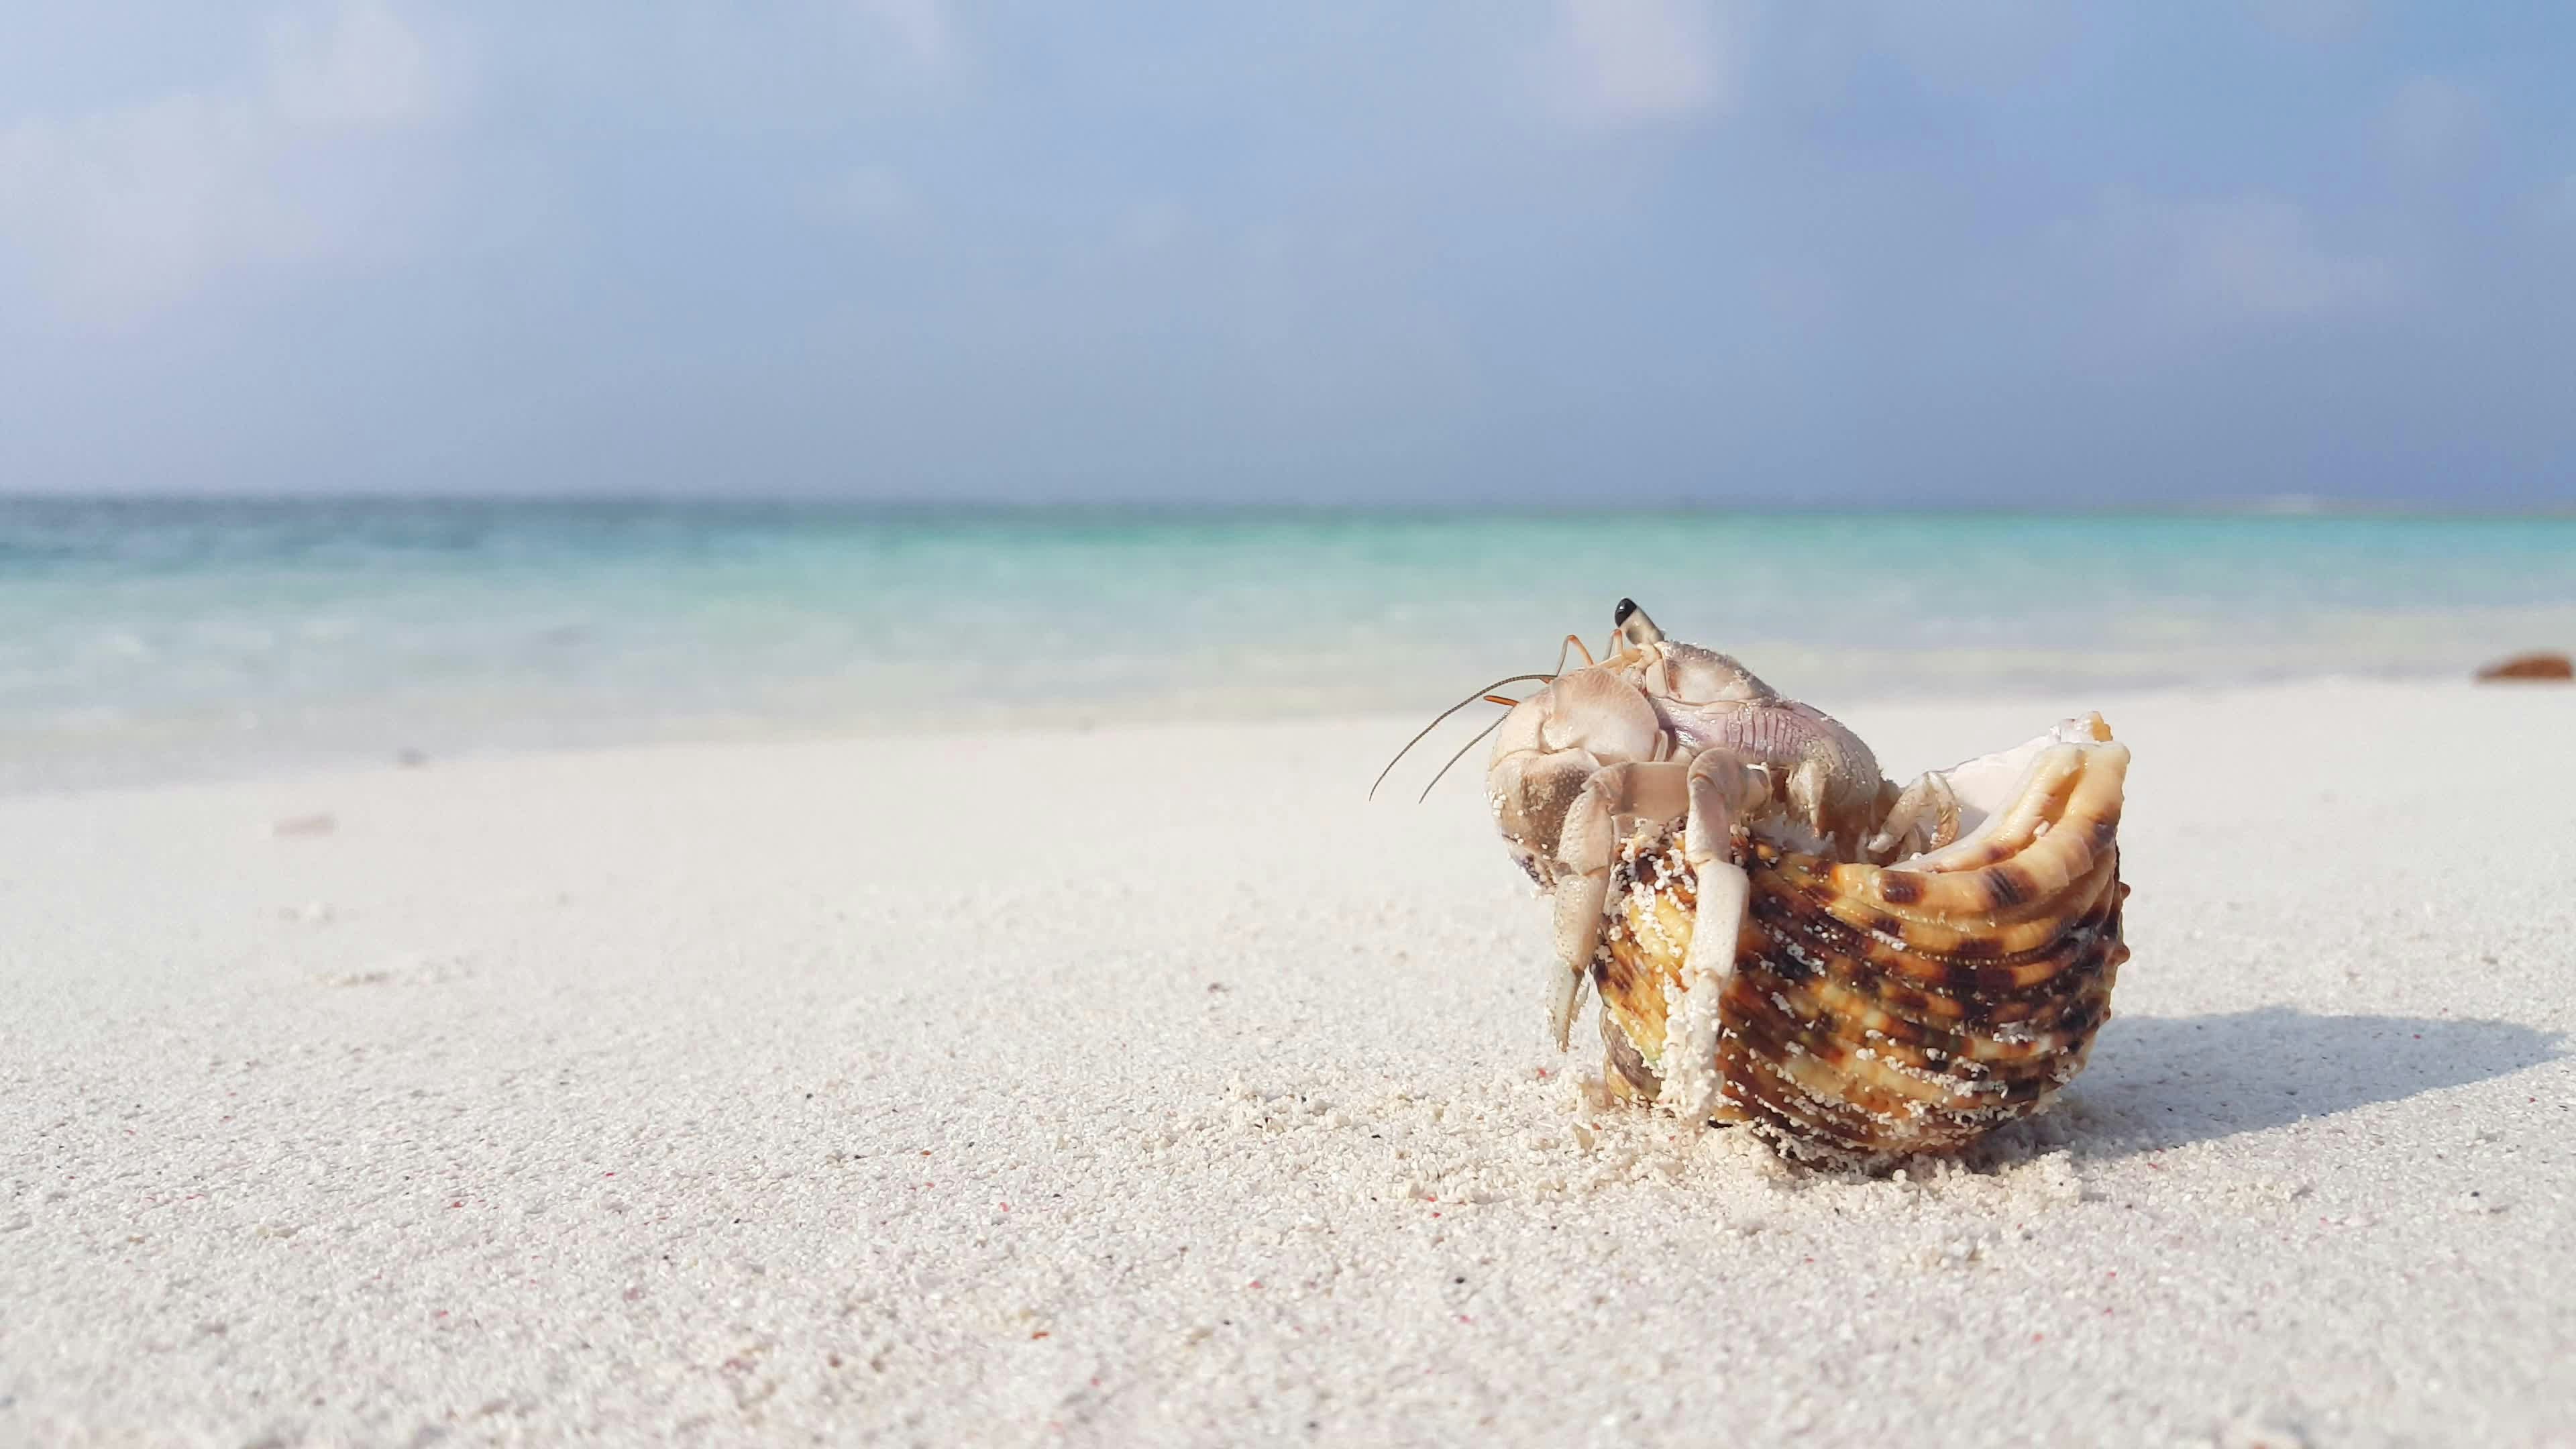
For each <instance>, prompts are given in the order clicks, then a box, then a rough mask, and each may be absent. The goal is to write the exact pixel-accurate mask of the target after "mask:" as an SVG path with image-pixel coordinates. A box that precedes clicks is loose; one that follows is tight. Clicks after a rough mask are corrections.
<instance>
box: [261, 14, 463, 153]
mask: <svg viewBox="0 0 2576 1449" xmlns="http://www.w3.org/2000/svg"><path fill="white" fill-rule="evenodd" d="M268 63H269V70H268V99H269V102H270V105H271V108H272V109H273V110H274V112H275V114H276V116H277V118H278V119H279V120H281V121H284V122H286V123H288V124H290V125H299V126H324V127H330V126H399V125H405V124H409V123H412V122H417V121H424V120H427V119H429V118H430V117H432V116H434V115H435V114H437V113H438V112H439V110H440V109H441V108H442V107H443V106H444V105H445V103H446V102H447V100H448V97H447V96H446V95H445V94H444V92H445V90H446V88H447V87H448V86H450V85H452V84H453V81H454V78H453V77H452V76H448V75H443V74H441V72H440V70H439V68H438V65H437V61H436V57H435V56H433V55H432V53H431V51H430V48H429V47H428V46H427V45H426V44H424V43H423V42H422V40H421V38H420V36H419V35H417V34H415V33H414V32H413V31H412V30H411V28H410V27H408V26H406V25H404V24H403V22H402V20H401V19H400V18H399V17H398V16H396V15H395V14H394V13H393V11H392V10H391V9H389V8H388V7H386V6H385V5H383V4H381V3H378V0H351V3H347V4H343V5H341V6H339V7H338V8H336V9H334V10H329V11H324V12H321V13H318V14H317V13H312V12H305V13H298V14H286V15H280V16H277V17H275V18H273V19H272V20H271V21H270V22H269V25H268Z"/></svg>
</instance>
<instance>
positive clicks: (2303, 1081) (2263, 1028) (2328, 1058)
mask: <svg viewBox="0 0 2576 1449" xmlns="http://www.w3.org/2000/svg"><path fill="white" fill-rule="evenodd" d="M2561 1041H2562V1037H2561V1036H2560V1034H2559V1033H2556V1032H2546V1031H2536V1030H2534V1029H2532V1028H2530V1027H2527V1026H2519V1025H2516V1024H2514V1023H2512V1022H2509V1021H2461V1020H2449V1019H2435V1018H2428V1017H2420V1016H2318V1015H2316V1014H2314V1013H2311V1012H2305V1011H2298V1010H2294V1009H2292V1008H2290V1007H2286V1006H2267V1007H2263V1008H2260V1009H2258V1010H2254V1011H2236V1012H2228V1013H2224V1014H2221V1015H2214V1016H2183V1017H2161V1016H2114V1017H2113V1018H2112V1019H2111V1021H2110V1022H2109V1024H2107V1025H2106V1026H2104V1027H2103V1028H2102V1035H2101V1037H2100V1038H2099V1039H2097V1040H2096V1041H2095V1042H2094V1045H2093V1057H2092V1061H2091V1063H2090V1064H2089V1065H2088V1066H2087V1067H2086V1069H2085V1072H2084V1076H2083V1077H2082V1079H2081V1080H2079V1081H2078V1082H2077V1083H2076V1084H2075V1087H2074V1089H2073V1091H2072V1092H2071V1093H2070V1096H2071V1097H2073V1098H2077V1099H2080V1105H2077V1103H2076V1102H2074V1101H2070V1102H2069V1104H2068V1105H2070V1106H2074V1107H2075V1108H2076V1110H2075V1114H2074V1115H2075V1118H2076V1121H2075V1122H2074V1123H2073V1124H2070V1125H2073V1126H2074V1127H2075V1130H2074V1131H2073V1132H2072V1133H2071V1134H2069V1138H2068V1141H2067V1144H2066V1145H2068V1146H2069V1147H2072V1148H2074V1149H2075V1151H2076V1152H2077V1153H2078V1154H2079V1155H2082V1156H2088V1157H2126V1156H2130V1155H2133V1154H2135V1153H2140V1152H2157V1151H2162V1150H2163V1149H2165V1148H2169V1147H2180V1146H2183V1145H2184V1144H2186V1143H2193V1142H2209V1141H2214V1140H2216V1139H2219V1138H2223V1137H2233V1136H2235V1135H2237V1134H2238V1133H2241V1132H2260V1131H2262V1130H2264V1129H2265V1128H2269V1127H2279V1126H2284V1125H2286V1124H2288V1123H2291V1122H2296V1121H2299V1120H2301V1119H2303V1118H2309V1117H2330V1116H2333V1115H2334V1114H2336V1113H2338V1112H2345V1111H2349V1110H2351V1109H2353V1108H2355V1107H2366V1106H2369V1105H2371V1104H2372V1103H2375V1102H2397V1101H2403V1100H2405V1099H2406V1098H2408V1097H2412V1096H2415V1095H2417V1094H2419V1093H2423V1092H2432V1091H2439V1090H2441V1089H2442V1088H2445V1087H2459V1086H2466V1085H2468V1084H2469V1083H2471V1082H2483V1081H2489V1080H2492V1079H2494V1078H2496V1077H2501V1076H2506V1075H2509V1074H2511V1073H2513V1072H2518V1071H2521V1070H2522V1069H2523V1068H2525V1067H2531V1066H2537V1065H2539V1064H2541V1063H2542V1062H2546V1061H2551V1060H2554V1059H2555V1058H2557V1057H2558V1056H2559V1055H2560V1045H2561Z"/></svg>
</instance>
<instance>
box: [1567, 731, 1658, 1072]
mask: <svg viewBox="0 0 2576 1449" xmlns="http://www.w3.org/2000/svg"><path fill="white" fill-rule="evenodd" d="M1689 808H1690V785H1689V780H1688V777H1687V773H1686V767H1685V766H1684V765H1683V764H1682V762H1681V761H1679V760H1658V761H1652V762H1632V763H1629V764H1622V765H1604V766H1602V767H1601V768H1600V769H1598V770H1595V771H1593V772H1592V775H1591V777H1590V778H1589V779H1586V780H1585V781H1584V782H1583V793H1582V794H1580V795H1577V796H1576V797H1575V799H1574V804H1573V806H1572V808H1570V809H1568V810H1567V811H1566V812H1565V825H1564V828H1563V829H1562V830H1561V831H1560V833H1559V834H1558V836H1557V843H1556V860H1557V879H1556V892H1555V894H1556V961H1555V964H1553V965H1551V966H1550V967H1549V968H1548V978H1547V980H1548V993H1547V998H1548V1028H1549V1030H1550V1031H1552V1032H1553V1033H1554V1034H1555V1036H1556V1048H1557V1050H1558V1051H1563V1050H1565V1045H1566V1040H1567V1038H1568V1036H1569V1035H1570V1034H1571V1033H1572V1031H1573V1028H1574V1012H1575V1009H1576V1008H1577V1007H1578V1006H1580V1005H1582V1002H1583V983H1584V982H1585V981H1586V980H1588V979H1589V978H1590V974H1591V971H1592V956H1593V953H1594V952H1595V951H1597V950H1599V949H1600V945H1601V913H1602V910H1603V908H1604V906H1605V905H1606V904H1607V902H1608V901H1609V897H1610V864H1611V862H1612V861H1613V860H1614V859H1616V858H1617V857H1618V854H1619V837H1620V830H1619V822H1620V820H1622V819H1623V818H1624V819H1629V820H1634V819H1637V818H1639V817H1644V818H1647V819H1653V820H1673V819H1678V818H1680V817H1681V816H1682V815H1683V814H1684V813H1685V812H1686V811H1688V810H1689Z"/></svg>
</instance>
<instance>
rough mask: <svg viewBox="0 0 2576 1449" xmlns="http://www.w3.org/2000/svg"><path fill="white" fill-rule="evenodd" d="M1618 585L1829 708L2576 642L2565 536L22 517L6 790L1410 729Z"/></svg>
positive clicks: (13, 521)
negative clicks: (311, 765) (1174, 724)
mask: <svg viewBox="0 0 2576 1449" xmlns="http://www.w3.org/2000/svg"><path fill="white" fill-rule="evenodd" d="M1623 595H1633V596H1635V597H1636V598H1638V599H1639V600H1641V601H1642V602H1644V603H1646V605H1647V606H1648V607H1649V608H1650V609H1652V610H1653V611H1654V613H1655V614H1656V616H1657V617H1658V618H1659V619H1661V620H1663V621H1665V622H1666V623H1667V624H1668V625H1669V626H1670V627H1672V628H1673V629H1674V630H1675V631H1676V632H1678V633H1681V634H1683V635H1685V636H1686V637H1690V638H1693V639H1697V640H1701V641H1704V642H1707V643H1710V644H1712V645H1715V646H1718V647H1721V648H1725V649H1728V650H1730V651H1732V652H1734V653H1736V654H1738V655H1739V656H1741V657H1742V658H1744V659H1745V660H1746V662H1747V663H1748V664H1750V665H1752V667H1754V668H1755V669H1756V670H1757V671H1759V672H1761V673H1762V674H1763V675H1764V676H1765V677H1766V678H1768V679H1770V680H1771V681H1772V682H1773V683H1775V684H1778V685H1780V686H1781V687H1783V688H1786V689H1789V690H1792V691H1793V692H1796V693H1799V694H1801V695H1803V696H1806V697H1808V698H1813V699H1816V700H1819V701H1821V702H1831V701H1834V700H1848V699H1860V698H1874V697H1884V696H1888V695H1897V694H1918V693H1925V692H1938V693H1955V692H1962V691H1971V690H1988V689H2004V688H2009V689H2015V690H2040V691H2056V690H2065V689H2071V688H2088V689H2092V688H2107V687H2116V686H2122V685H2152V684H2172V683H2183V682H2189V683H2224V682H2230V681H2249V680H2258V679H2272V678H2294V677H2311V676H2321V675H2423V676H2441V677H2459V676H2461V675H2464V674H2465V673H2466V672H2467V671H2468V670H2469V669H2471V668H2472V667H2474V666H2475V665H2476V664H2477V663H2479V662H2481V661H2483V660H2485V659H2487V658H2489V657H2491V656H2493V655H2496V654H2499V653H2503V652H2506V651H2509V650H2512V649H2517V648H2527V647H2561V648H2564V647H2570V646H2571V645H2576V517H2544V518H2530V517H2425V516H2391V515H2379V514H2350V513H2337V512H2308V511H2303V510H2302V509H2299V508H2289V509H2266V510H2259V511H2253V512H2237V513H2232V514H2218V513H2212V512H2206V511H2204V512H2183V511H2176V512H2171V513H2159V514H2131V515H2033V514H2018V513H1955V514H1943V513H1904V514H1872V515H1852V514H1821V513H1819V514H1795V513H1761V514H1725V513H1698V512H1676V513H1649V514H1636V513H1620V514H1613V513H1606V512H1605V513H1600V514H1579V513H1568V514H1498V515H1436V514H1360V513H1316V512H1285V511H1283V512H1276V513H1258V514H1246V513H1229V512H1206V513H1171V512H1155V511H1133V510H1055V511H1042V512H1015V513H972V512H959V511H937V510H919V509H914V510H884V509H866V508H836V507H828V506H799V505H730V506H722V505H681V504H660V503H561V502H548V503H534V502H528V503H521V502H491V501H475V502H352V501H332V502H311V503H279V502H263V503H209V502H186V503H180V502H134V501H123V502H67V501H41V502H40V501H29V500H18V501H12V502H0V605H4V606H5V608H6V617H7V619H8V620H9V621H10V628H9V629H7V630H6V631H0V785H5V786H16V787H24V786H28V785H49V784H79V783H87V782H93V781H98V780H106V779H124V778H158V777H166V776H169V775H172V774H187V773H202V772H210V771H222V772H231V771H238V770H242V769H258V768H269V767H272V766H276V765H281V764H301V763H308V762H314V761H323V760H334V759H359V758H386V757H390V756H391V755H392V754H393V753H394V752H395V751H397V750H402V749H413V750H421V751H427V752H431V753H444V752H455V751H470V750H486V749H515V748H528V747H546V746H555V745H568V744H587V743H600V742H611V741H625V740H644V739H665V738H681V737H695V736H708V735H738V734H760V733H777V732H810V731H816V730H841V729H892V728H917V727H925V726H939V725H944V724H955V723H958V722H971V723H978V724H1009V723H1021V722H1048V721H1056V722H1061V721H1067V720H1073V719H1110V718H1128V717H1171V716H1175V715H1180V716H1212V717H1252V716H1266V715H1280V714H1318V713H1345V712H1358V711H1378V710H1396V711H1404V712H1412V711H1416V710H1419V709H1421V708H1423V707H1424V706H1425V705H1426V704H1433V703H1441V702H1445V699H1446V696H1447V695H1449V694H1450V693H1452V692H1454V690H1456V689H1463V688H1465V687H1467V686H1468V685H1472V684H1474V683H1476V682H1478V681H1480V680H1482V679H1486V678H1490V677H1493V676H1495V675H1498V674H1503V673H1508V672H1512V671H1515V670H1519V669H1526V668H1531V667H1543V666H1544V665H1545V664H1546V663H1547V661H1549V660H1551V659H1553V658H1554V657H1555V652H1556V640H1557V639H1559V638H1560V637H1561V636H1563V635H1564V634H1566V633H1569V632H1576V633H1581V634H1583V635H1585V636H1586V637H1587V638H1593V639H1597V638H1598V637H1599V636H1600V635H1601V634H1602V633H1603V632H1605V631H1606V629H1607V627H1608V622H1609V609H1610V606H1611V605H1612V603H1614V602H1615V601H1616V600H1617V599H1618V598H1620V597H1621V596H1623Z"/></svg>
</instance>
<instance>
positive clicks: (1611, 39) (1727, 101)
mask: <svg viewBox="0 0 2576 1449" xmlns="http://www.w3.org/2000/svg"><path fill="white" fill-rule="evenodd" d="M1561 19H1562V22H1563V36H1562V40H1561V43H1560V52H1559V53H1560V56H1561V59H1562V61H1563V66H1564V70H1563V75H1564V78H1565V82H1566V84H1565V90H1564V92H1563V95H1564V98H1565V100H1566V102H1567V105H1568V108H1569V110H1570V111H1571V112H1572V113H1573V114H1574V115H1575V116H1576V117H1577V118H1579V119H1581V120H1584V121H1586V122H1592V123H1600V124H1608V125H1621V124H1629V123H1634V122H1640V121H1657V120H1667V119H1671V118H1674V117H1680V116H1689V115H1695V114H1698V113H1700V112H1703V111H1712V110H1715V111H1723V110H1727V109H1731V108H1732V107H1733V106H1735V105H1736V104H1737V102H1738V101H1739V100H1740V99H1741V95H1742V90H1743V86H1744V78H1745V70H1746V67H1747V65H1748V64H1749V62H1750V56H1749V54H1748V52H1749V51H1750V49H1751V45H1752V36H1751V29H1752V19H1753V17H1752V14H1751V12H1750V10H1749V8H1748V7H1747V6H1746V5H1744V4H1741V3H1734V0H1564V4H1563V6H1562V10H1561Z"/></svg>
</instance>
